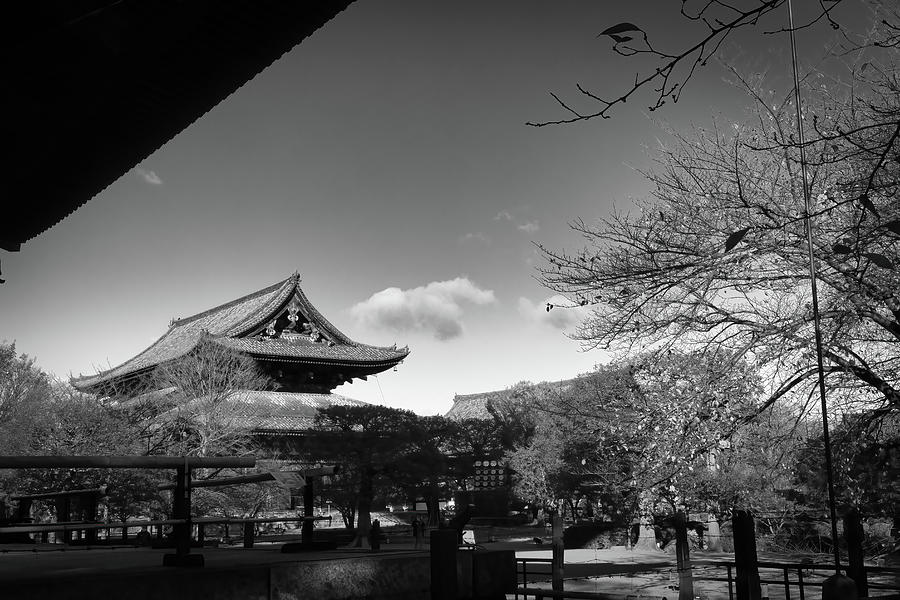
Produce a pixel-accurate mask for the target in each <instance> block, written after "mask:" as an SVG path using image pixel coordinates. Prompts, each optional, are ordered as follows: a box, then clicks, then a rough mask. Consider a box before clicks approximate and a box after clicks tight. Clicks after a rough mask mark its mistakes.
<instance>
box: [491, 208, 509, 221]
mask: <svg viewBox="0 0 900 600" xmlns="http://www.w3.org/2000/svg"><path fill="white" fill-rule="evenodd" d="M512 219H513V216H512V215H511V214H509V211H508V210H501V211H500V212H498V213H497V216H496V217H494V220H495V221H512Z"/></svg>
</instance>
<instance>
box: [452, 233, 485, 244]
mask: <svg viewBox="0 0 900 600" xmlns="http://www.w3.org/2000/svg"><path fill="white" fill-rule="evenodd" d="M469 242H481V243H482V244H485V245H489V244H490V243H491V238H489V237H488V236H487V235H485V234H484V233H481V232H480V231H477V232H475V233H467V234H466V235H463V236H460V238H459V243H460V244H467V243H469Z"/></svg>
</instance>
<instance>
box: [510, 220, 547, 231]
mask: <svg viewBox="0 0 900 600" xmlns="http://www.w3.org/2000/svg"><path fill="white" fill-rule="evenodd" d="M516 227H517V228H518V229H519V231H524V232H525V233H536V232H537V230H538V229H540V228H541V226H540V224H539V223H538V222H537V221H528V222H526V223H522V224H520V225H516Z"/></svg>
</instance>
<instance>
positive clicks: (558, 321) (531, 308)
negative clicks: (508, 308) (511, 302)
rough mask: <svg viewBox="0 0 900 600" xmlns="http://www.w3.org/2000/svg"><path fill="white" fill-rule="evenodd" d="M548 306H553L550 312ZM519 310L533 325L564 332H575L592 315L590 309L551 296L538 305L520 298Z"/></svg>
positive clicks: (558, 296) (559, 297)
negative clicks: (536, 324)
mask: <svg viewBox="0 0 900 600" xmlns="http://www.w3.org/2000/svg"><path fill="white" fill-rule="evenodd" d="M547 305H552V306H553V308H551V309H550V310H549V311H548V310H547ZM518 309H519V314H520V315H522V316H523V317H525V319H527V320H529V321H531V322H533V323H540V324H542V325H547V326H548V327H552V328H554V329H561V330H564V331H572V330H574V329H575V328H576V327H577V326H578V325H580V324H581V322H582V321H583V320H584V318H585V317H586V316H588V314H590V308H589V307H587V306H578V305H574V304H572V303H571V302H569V301H568V300H566V299H565V298H564V297H562V296H560V295H555V296H550V297H549V298H547V299H546V300H544V301H543V302H538V303H534V302H532V301H531V300H529V299H528V298H525V297H520V298H519V302H518Z"/></svg>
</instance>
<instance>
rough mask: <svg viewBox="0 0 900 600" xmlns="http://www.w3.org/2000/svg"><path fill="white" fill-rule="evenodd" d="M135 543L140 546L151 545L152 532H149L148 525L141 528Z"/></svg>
mask: <svg viewBox="0 0 900 600" xmlns="http://www.w3.org/2000/svg"><path fill="white" fill-rule="evenodd" d="M134 541H135V543H136V544H137V545H138V546H149V545H150V543H151V538H150V532H149V531H147V526H146V525H144V526H143V527H141V530H140V531H139V532H138V534H137V536H136V537H135V540H134Z"/></svg>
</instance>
